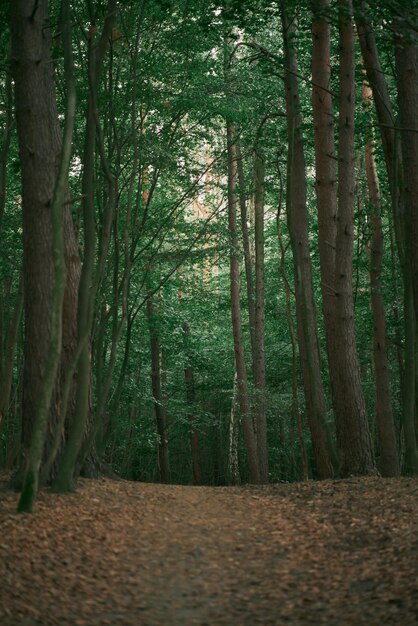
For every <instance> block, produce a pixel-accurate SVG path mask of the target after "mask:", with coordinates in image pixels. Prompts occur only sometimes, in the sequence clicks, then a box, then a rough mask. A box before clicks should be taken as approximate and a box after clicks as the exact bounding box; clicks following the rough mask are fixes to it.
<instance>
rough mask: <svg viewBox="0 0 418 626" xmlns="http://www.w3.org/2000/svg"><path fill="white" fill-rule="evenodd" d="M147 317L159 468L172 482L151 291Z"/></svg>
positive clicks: (163, 476)
mask: <svg viewBox="0 0 418 626" xmlns="http://www.w3.org/2000/svg"><path fill="white" fill-rule="evenodd" d="M147 318H148V329H149V335H150V348H151V386H152V395H153V397H154V411H155V419H156V423H157V433H158V436H159V441H158V469H159V473H160V480H161V482H163V483H168V482H170V464H169V457H168V438H167V413H166V408H165V404H164V398H163V392H162V385H161V366H160V359H161V350H160V340H159V336H158V329H157V323H158V319H157V315H156V312H155V308H154V301H153V296H152V294H151V292H149V294H148V299H147Z"/></svg>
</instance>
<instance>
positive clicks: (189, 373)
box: [182, 322, 202, 485]
mask: <svg viewBox="0 0 418 626" xmlns="http://www.w3.org/2000/svg"><path fill="white" fill-rule="evenodd" d="M182 328H183V334H184V343H185V348H186V359H187V361H188V362H187V364H186V366H185V368H184V381H185V384H186V400H187V404H188V406H189V413H188V419H189V424H190V449H191V454H192V470H193V482H194V484H195V485H201V484H202V471H201V468H200V452H199V432H198V430H197V428H196V408H195V407H196V389H195V382H194V371H193V366H192V363H191V360H190V359H191V350H190V326H189V324H188V323H187V322H183V325H182Z"/></svg>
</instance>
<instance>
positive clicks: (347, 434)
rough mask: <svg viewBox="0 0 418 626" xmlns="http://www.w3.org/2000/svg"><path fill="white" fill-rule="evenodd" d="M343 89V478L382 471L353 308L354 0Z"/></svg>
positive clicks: (347, 21)
mask: <svg viewBox="0 0 418 626" xmlns="http://www.w3.org/2000/svg"><path fill="white" fill-rule="evenodd" d="M339 9H340V16H339V41H340V71H339V78H340V92H339V124H338V130H339V155H338V156H339V159H338V219H337V240H336V267H335V292H336V296H335V297H336V312H337V332H336V334H335V344H334V346H333V347H332V349H333V350H334V351H335V353H334V357H333V363H334V365H335V368H336V371H335V372H334V374H333V379H334V390H333V391H334V412H335V423H336V429H337V439H338V445H339V449H340V464H341V473H342V475H343V476H346V475H349V474H354V475H361V474H374V473H376V469H375V464H374V455H373V446H372V440H371V436H370V431H369V425H368V421H367V412H366V404H365V400H364V395H363V390H362V387H361V376H360V365H359V361H358V355H357V346H356V334H355V325H354V307H353V284H352V283H353V281H352V262H353V239H354V181H355V178H354V110H355V83H354V29H353V23H352V6H351V0H339Z"/></svg>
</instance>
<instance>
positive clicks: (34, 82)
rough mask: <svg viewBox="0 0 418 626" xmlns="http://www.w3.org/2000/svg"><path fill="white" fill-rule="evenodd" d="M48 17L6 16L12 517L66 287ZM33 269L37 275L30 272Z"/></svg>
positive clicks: (30, 475)
mask: <svg viewBox="0 0 418 626" xmlns="http://www.w3.org/2000/svg"><path fill="white" fill-rule="evenodd" d="M47 17H48V3H47V2H44V1H40V2H39V3H37V4H36V5H35V7H34V8H30V9H29V8H28V7H27V6H26V3H22V2H16V3H14V5H13V10H12V14H11V26H12V57H13V65H14V70H15V71H14V74H15V97H16V119H17V128H18V138H19V146H20V157H21V162H22V204H23V213H24V277H25V303H26V312H25V313H26V315H25V318H26V319H25V321H26V324H25V328H26V335H25V348H26V353H25V374H24V376H25V382H24V385H25V393H26V395H25V396H24V405H23V411H24V420H25V417H26V415H28V413H29V411H30V412H31V413H32V415H33V418H31V419H26V420H25V426H27V425H29V427H30V428H29V430H30V434H29V436H28V438H27V439H26V442H29V445H28V446H27V447H26V452H25V455H26V458H25V465H26V468H25V476H24V482H23V488H22V494H21V497H20V500H19V505H18V510H19V511H27V512H30V511H31V510H32V507H33V502H34V499H35V498H36V494H37V490H38V484H39V471H40V465H41V461H42V456H43V452H44V445H45V439H46V435H47V428H48V421H49V417H50V406H51V399H52V394H53V391H54V386H55V384H56V375H57V371H58V367H59V363H60V356H61V348H62V312H63V300H64V292H65V284H66V268H65V256H64V240H63V218H62V205H63V202H64V200H65V198H66V196H67V193H68V170H69V165H70V158H71V145H72V132H73V127H74V118H75V87H74V77H73V64H72V53H71V26H70V25H71V22H70V6H69V3H68V2H63V4H62V35H63V42H64V63H65V72H66V81H67V111H66V121H65V129H64V142H63V144H62V149H61V136H60V127H59V122H58V113H57V108H56V101H55V86H54V81H53V67H52V60H51V55H50V36H49V32H48V30H47V29H45V21H46V20H47ZM34 221H35V222H36V223H34ZM38 221H39V222H40V223H37V222H38ZM32 229H33V230H32ZM36 264H38V265H39V267H35V265H36ZM44 267H46V271H44V269H43V268H44ZM38 280H39V281H40V283H41V289H40V288H39V287H40V285H39V283H38V282H37V281H38ZM47 281H48V284H47ZM40 335H41V336H40ZM35 361H37V362H35ZM32 374H34V375H35V379H34V380H31V379H29V377H30V376H31V375H32ZM26 385H27V386H28V387H29V389H27V388H26ZM34 394H36V396H34ZM29 401H31V404H30V406H29ZM25 414H26V415H25Z"/></svg>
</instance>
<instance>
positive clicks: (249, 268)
mask: <svg viewBox="0 0 418 626" xmlns="http://www.w3.org/2000/svg"><path fill="white" fill-rule="evenodd" d="M232 150H233V151H235V158H236V160H237V171H238V188H239V205H240V217H241V230H242V247H243V252H244V266H245V278H246V281H245V282H246V287H247V302H248V322H249V327H250V341H251V354H252V360H251V362H252V365H253V376H254V379H255V373H254V364H255V361H256V358H255V350H256V348H255V294H254V277H253V261H252V258H251V245H250V233H249V228H248V217H249V216H248V210H247V198H246V196H245V176H244V163H243V158H242V153H241V144H240V140H239V137H237V136H236V134H235V143H234V145H233V146H232Z"/></svg>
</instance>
